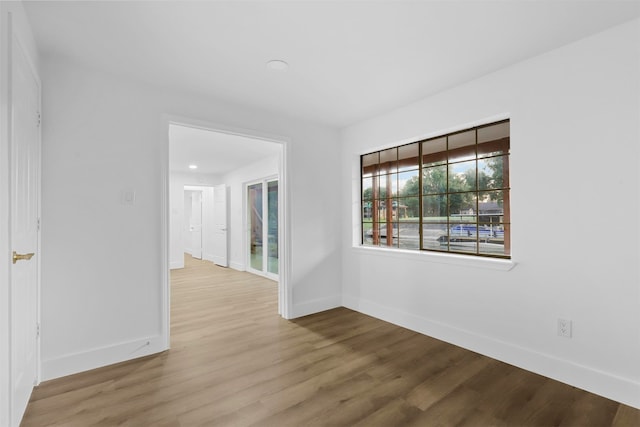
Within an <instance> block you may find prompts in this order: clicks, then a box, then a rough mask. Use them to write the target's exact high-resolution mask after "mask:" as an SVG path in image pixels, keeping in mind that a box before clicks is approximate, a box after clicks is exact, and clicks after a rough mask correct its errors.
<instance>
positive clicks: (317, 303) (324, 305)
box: [291, 295, 342, 318]
mask: <svg viewBox="0 0 640 427" xmlns="http://www.w3.org/2000/svg"><path fill="white" fill-rule="evenodd" d="M338 307H342V296H341V295H333V296H330V297H325V298H318V299H314V300H311V301H304V302H299V303H297V304H295V305H294V307H293V310H291V311H292V313H293V317H292V318H297V317H302V316H307V315H309V314H315V313H320V312H321V311H327V310H331V309H333V308H338Z"/></svg>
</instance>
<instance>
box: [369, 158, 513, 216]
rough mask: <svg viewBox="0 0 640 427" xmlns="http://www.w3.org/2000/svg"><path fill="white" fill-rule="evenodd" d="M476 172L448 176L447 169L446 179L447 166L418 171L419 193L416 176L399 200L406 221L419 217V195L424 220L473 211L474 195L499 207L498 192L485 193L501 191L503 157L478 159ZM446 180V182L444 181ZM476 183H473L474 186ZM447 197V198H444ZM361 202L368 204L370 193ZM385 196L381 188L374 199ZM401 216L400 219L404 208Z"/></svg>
mask: <svg viewBox="0 0 640 427" xmlns="http://www.w3.org/2000/svg"><path fill="white" fill-rule="evenodd" d="M478 163H479V165H481V167H480V169H479V170H478V172H477V176H476V169H475V168H472V169H469V170H467V171H465V173H460V174H456V173H452V171H451V169H452V168H451V166H449V173H448V176H447V165H436V166H431V167H427V168H424V169H423V170H422V191H420V190H419V186H420V181H419V179H418V177H417V176H413V177H411V178H410V179H409V180H408V181H407V182H406V183H405V185H404V186H403V188H402V189H401V191H400V194H399V196H400V197H402V199H401V201H400V204H401V205H402V206H406V207H407V209H406V213H407V216H408V217H411V218H416V217H418V216H419V215H420V207H419V203H420V202H419V198H418V196H417V195H418V194H423V203H424V204H423V215H424V216H425V217H446V216H447V215H449V214H450V213H451V214H458V213H460V212H464V211H467V210H469V209H473V210H474V211H475V210H476V195H477V194H478V193H477V191H481V192H482V193H481V196H480V197H486V198H485V199H481V200H480V202H483V201H488V200H491V201H497V202H498V203H499V204H502V201H503V196H502V191H486V192H485V190H495V189H501V188H502V186H503V182H504V180H503V157H501V156H498V157H492V158H488V159H479V161H478ZM447 178H448V180H447ZM476 181H477V182H476ZM447 192H448V193H449V197H448V198H447V194H446V193H447ZM362 196H363V198H364V200H372V199H373V194H372V189H371V188H367V189H365V190H364V192H363V195H362ZM386 196H387V192H386V189H385V188H384V187H382V188H380V192H379V194H378V199H381V200H384V199H386ZM401 213H402V214H403V215H404V208H402V210H401Z"/></svg>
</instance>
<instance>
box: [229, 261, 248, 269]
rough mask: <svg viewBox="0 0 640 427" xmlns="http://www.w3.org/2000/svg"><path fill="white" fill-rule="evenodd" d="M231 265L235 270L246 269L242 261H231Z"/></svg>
mask: <svg viewBox="0 0 640 427" xmlns="http://www.w3.org/2000/svg"><path fill="white" fill-rule="evenodd" d="M229 267H230V268H233V269H234V270H238V271H245V270H246V269H245V267H244V264H243V263H241V262H233V261H232V262H230V263H229Z"/></svg>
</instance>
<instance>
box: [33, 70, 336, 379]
mask: <svg viewBox="0 0 640 427" xmlns="http://www.w3.org/2000/svg"><path fill="white" fill-rule="evenodd" d="M42 76H43V87H44V93H43V102H44V105H43V109H44V112H45V117H47V120H46V121H45V122H44V124H43V129H42V131H43V146H44V147H43V182H44V187H43V223H44V224H46V225H45V226H44V227H43V231H42V233H43V235H42V240H43V248H42V249H43V256H42V289H43V295H42V297H43V298H42V302H43V304H42V324H43V326H42V356H43V375H44V377H45V378H47V379H48V378H54V377H58V376H61V375H65V374H69V373H73V372H79V371H82V370H86V369H91V368H94V367H97V366H102V365H105V364H108V363H113V362H118V361H121V360H125V359H129V358H133V357H137V356H142V355H145V354H148V353H152V352H157V351H160V350H162V349H164V347H163V343H162V342H161V341H162V340H161V338H160V334H161V331H162V329H163V327H164V325H163V324H162V320H161V298H162V295H163V291H164V289H163V286H162V276H163V272H162V271H161V268H162V260H163V257H164V256H165V255H164V254H163V251H162V246H163V245H162V242H161V238H160V236H161V231H162V230H161V228H162V224H161V221H162V212H161V209H162V195H163V187H164V185H165V183H163V180H162V166H161V165H162V162H163V157H164V156H166V153H167V152H168V140H167V139H168V125H167V123H166V121H165V116H164V115H165V114H170V115H172V116H182V117H187V118H193V119H196V120H202V121H206V122H212V123H218V124H220V125H221V126H223V127H226V128H240V129H249V130H254V131H255V132H257V133H260V134H269V135H281V136H283V137H285V138H287V139H288V140H289V141H290V142H289V144H288V148H287V150H288V151H287V155H288V157H287V162H288V168H287V172H288V174H289V181H288V182H289V187H288V191H289V192H290V194H289V196H290V200H291V201H292V203H291V206H290V212H289V218H290V239H291V243H290V249H291V252H292V254H293V255H292V263H291V265H290V268H291V271H290V274H289V277H288V279H289V286H290V287H291V288H292V294H293V296H292V311H293V313H294V315H302V314H307V313H308V312H309V311H310V310H321V309H325V308H330V307H334V306H337V305H339V304H340V268H339V266H340V263H341V258H340V247H339V242H340V239H339V237H338V236H337V234H336V233H333V234H331V233H327V232H326V231H325V230H335V229H336V228H337V227H338V226H339V215H338V213H339V212H338V209H337V206H335V205H332V204H331V203H330V201H331V200H332V199H333V197H334V194H335V189H336V188H337V185H338V183H339V177H338V176H337V174H333V175H332V174H326V171H327V165H330V164H332V162H333V161H334V160H333V156H332V154H334V153H335V152H336V150H337V146H338V145H337V144H338V132H337V131H335V130H332V129H328V128H326V127H323V126H319V125H315V124H311V123H306V122H301V121H297V120H294V119H290V118H284V117H280V116H275V115H273V114H269V113H267V112H264V111H259V110H253V109H250V108H244V107H240V106H237V105H233V104H228V103H223V102H219V101H216V100H215V99H211V98H204V97H200V96H198V95H188V94H181V93H175V92H171V91H169V90H168V89H166V88H154V87H150V86H147V85H146V83H144V82H135V81H130V80H125V79H122V78H120V77H115V76H111V75H107V74H104V73H102V72H100V71H96V70H91V69H87V68H84V67H82V66H80V65H78V64H74V63H70V62H67V61H66V60H63V59H56V58H46V59H45V60H44V61H43V74H42ZM319 176H322V177H323V180H324V182H325V183H326V185H325V186H323V187H321V188H316V187H315V186H314V185H313V184H314V182H315V181H316V180H317V179H318V177H319ZM125 188H130V189H135V191H136V204H135V205H134V206H127V205H122V204H121V203H120V194H121V191H122V190H123V189H125ZM311 189H312V190H313V191H310V190H311ZM179 200H181V201H182V198H180V199H179ZM318 204H321V205H323V206H325V207H324V209H322V210H319V209H317V206H318ZM309 247H311V248H312V250H309ZM147 342H148V344H147Z"/></svg>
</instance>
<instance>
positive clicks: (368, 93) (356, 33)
mask: <svg viewBox="0 0 640 427" xmlns="http://www.w3.org/2000/svg"><path fill="white" fill-rule="evenodd" d="M25 9H26V11H27V14H28V16H29V19H30V21H31V24H32V27H33V30H34V33H35V35H36V39H37V43H38V45H39V48H40V50H41V53H42V54H43V55H54V56H62V57H67V58H69V59H71V60H75V61H80V62H82V63H84V64H87V65H90V66H93V67H99V68H101V69H104V70H106V71H108V72H113V73H117V74H120V75H125V76H129V77H131V78H134V79H139V80H144V81H147V82H151V83H154V84H157V85H159V86H161V87H168V88H175V89H179V90H184V91H189V92H193V93H201V94H207V95H211V96H213V97H216V98H218V99H220V100H224V101H229V102H234V103H238V104H242V105H246V106H251V107H256V108H260V109H263V110H267V111H272V112H275V113H278V114H285V115H289V116H294V117H300V118H303V119H307V120H311V121H314V122H318V123H321V124H326V125H329V126H334V127H338V128H340V127H344V126H347V125H350V124H353V123H355V122H357V121H360V120H363V119H367V118H370V117H372V116H374V115H377V114H380V113H382V112H385V111H388V110H390V109H393V108H396V107H399V106H402V105H405V104H407V103H409V102H412V101H416V100H418V99H421V98H424V97H426V96H428V95H431V94H434V93H436V92H438V91H441V90H444V89H446V88H449V87H453V86H456V85H459V84H461V83H463V82H465V81H469V80H471V79H474V78H476V77H479V76H481V75H484V74H486V73H489V72H491V71H494V70H497V69H500V68H502V67H505V66H507V65H509V64H513V63H515V62H518V61H521V60H523V59H526V58H528V57H531V56H534V55H537V54H540V53H543V52H545V51H548V50H550V49H553V48H555V47H558V46H561V45H563V44H566V43H569V42H571V41H574V40H577V39H580V38H583V37H585V36H588V35H590V34H593V33H595V32H598V31H601V30H604V29H606V28H608V27H611V26H613V25H616V24H619V23H622V22H624V21H627V20H630V19H633V18H635V17H638V16H640V2H638V1H613V0H607V1H588V0H587V1H584V0H583V1H483V0H475V1H451V0H449V1H393V2H392V1H376V2H371V1H322V2H321V1H297V2H294V1H288V2H276V1H256V2H246V1H234V2H218V1H208V2H202V1H201V2H185V1H169V2H129V1H121V2H94V1H91V2H56V1H45V2H27V3H26V5H25ZM270 59H283V60H285V61H287V62H288V63H289V64H290V68H289V70H288V71H286V72H284V73H277V72H273V71H270V70H267V69H266V66H265V64H266V62H267V61H268V60H270Z"/></svg>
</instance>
